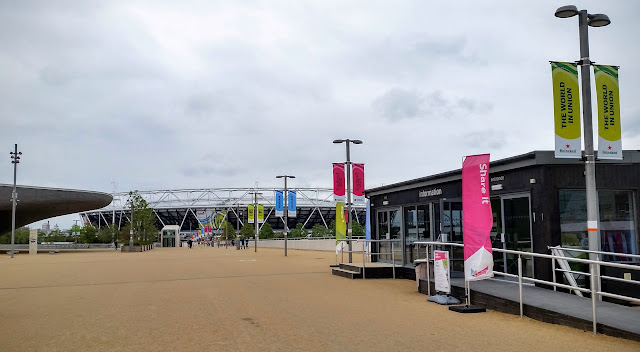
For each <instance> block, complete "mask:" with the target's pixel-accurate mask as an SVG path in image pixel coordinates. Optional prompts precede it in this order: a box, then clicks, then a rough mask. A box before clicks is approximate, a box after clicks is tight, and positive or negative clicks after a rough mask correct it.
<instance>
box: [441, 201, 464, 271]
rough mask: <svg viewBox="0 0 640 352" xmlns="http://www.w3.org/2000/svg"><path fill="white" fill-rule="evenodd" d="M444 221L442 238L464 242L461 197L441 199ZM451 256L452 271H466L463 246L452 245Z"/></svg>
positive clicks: (454, 241)
mask: <svg viewBox="0 0 640 352" xmlns="http://www.w3.org/2000/svg"><path fill="white" fill-rule="evenodd" d="M440 209H441V215H440V219H441V221H442V224H441V228H442V232H441V234H442V235H444V236H446V241H445V238H441V240H443V242H453V243H462V201H461V200H460V199H452V200H441V201H440ZM449 258H450V260H451V268H452V271H460V272H464V250H463V248H462V247H451V249H450V254H449Z"/></svg>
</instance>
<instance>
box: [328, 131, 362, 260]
mask: <svg viewBox="0 0 640 352" xmlns="http://www.w3.org/2000/svg"><path fill="white" fill-rule="evenodd" d="M333 143H334V144H340V143H345V144H346V147H347V167H346V170H345V172H346V174H347V212H348V213H349V215H347V239H348V241H347V243H348V244H349V247H348V248H349V263H351V234H352V227H351V155H350V153H349V143H353V144H362V141H361V140H359V139H336V140H334V141H333Z"/></svg>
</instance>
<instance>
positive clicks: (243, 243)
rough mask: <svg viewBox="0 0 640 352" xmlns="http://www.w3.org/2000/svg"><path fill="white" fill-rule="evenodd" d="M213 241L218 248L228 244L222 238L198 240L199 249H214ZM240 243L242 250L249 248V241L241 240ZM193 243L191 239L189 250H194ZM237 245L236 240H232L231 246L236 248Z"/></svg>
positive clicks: (188, 241)
mask: <svg viewBox="0 0 640 352" xmlns="http://www.w3.org/2000/svg"><path fill="white" fill-rule="evenodd" d="M213 241H215V243H216V244H217V245H218V248H219V247H220V246H225V244H228V242H225V240H222V239H220V238H215V239H202V238H198V239H197V240H196V242H197V245H198V247H206V246H209V247H213V246H214V244H213ZM239 241H240V248H242V249H247V248H249V240H247V239H244V238H240V240H239ZM193 242H194V241H193V240H192V239H191V238H189V239H188V240H187V245H188V246H189V248H193ZM235 245H236V242H235V240H231V246H232V247H235Z"/></svg>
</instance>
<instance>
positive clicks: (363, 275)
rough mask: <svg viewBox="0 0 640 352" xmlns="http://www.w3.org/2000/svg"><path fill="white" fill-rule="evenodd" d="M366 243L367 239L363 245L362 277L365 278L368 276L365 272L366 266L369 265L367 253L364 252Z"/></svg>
mask: <svg viewBox="0 0 640 352" xmlns="http://www.w3.org/2000/svg"><path fill="white" fill-rule="evenodd" d="M366 243H367V241H364V244H363V245H362V279H363V280H364V279H366V278H367V276H366V274H365V270H366V266H367V264H366V262H367V261H366V258H365V254H364V247H365V245H366Z"/></svg>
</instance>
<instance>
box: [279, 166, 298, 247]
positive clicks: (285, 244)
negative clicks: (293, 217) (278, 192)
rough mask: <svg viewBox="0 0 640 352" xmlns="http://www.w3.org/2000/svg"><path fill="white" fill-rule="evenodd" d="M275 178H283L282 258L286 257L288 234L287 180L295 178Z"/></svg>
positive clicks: (285, 176) (288, 176)
mask: <svg viewBox="0 0 640 352" xmlns="http://www.w3.org/2000/svg"><path fill="white" fill-rule="evenodd" d="M276 178H284V194H283V196H284V256H285V257H286V256H287V235H288V232H289V221H288V215H289V207H288V205H287V200H288V199H289V195H288V194H287V178H296V177H295V176H290V175H280V176H276Z"/></svg>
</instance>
